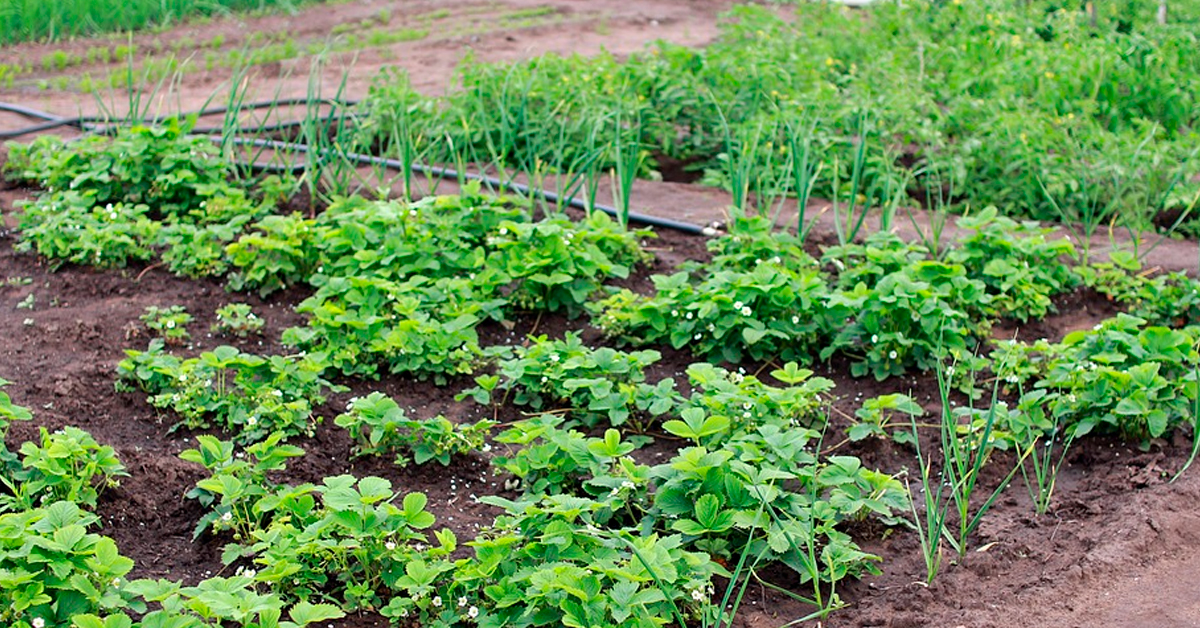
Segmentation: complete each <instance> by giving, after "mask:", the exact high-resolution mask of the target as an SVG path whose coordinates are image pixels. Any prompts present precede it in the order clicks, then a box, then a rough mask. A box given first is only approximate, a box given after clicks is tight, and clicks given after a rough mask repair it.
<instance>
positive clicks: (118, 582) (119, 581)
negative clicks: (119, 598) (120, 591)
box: [112, 578, 121, 587]
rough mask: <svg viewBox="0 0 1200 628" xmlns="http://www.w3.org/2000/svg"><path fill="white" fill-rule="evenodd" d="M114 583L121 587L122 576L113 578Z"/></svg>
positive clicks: (115, 585)
mask: <svg viewBox="0 0 1200 628" xmlns="http://www.w3.org/2000/svg"><path fill="white" fill-rule="evenodd" d="M112 585H113V586H114V587H119V586H121V579H120V578H113V579H112Z"/></svg>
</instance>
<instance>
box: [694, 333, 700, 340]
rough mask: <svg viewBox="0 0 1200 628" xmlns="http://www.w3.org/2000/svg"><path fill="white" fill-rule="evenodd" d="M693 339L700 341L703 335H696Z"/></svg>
mask: <svg viewBox="0 0 1200 628" xmlns="http://www.w3.org/2000/svg"><path fill="white" fill-rule="evenodd" d="M693 338H694V339H695V340H699V339H700V338H701V335H700V334H696V335H695V336H693Z"/></svg>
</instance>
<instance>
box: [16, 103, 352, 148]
mask: <svg viewBox="0 0 1200 628" xmlns="http://www.w3.org/2000/svg"><path fill="white" fill-rule="evenodd" d="M358 103H359V101H357V100H341V101H338V100H321V101H319V103H317V104H320V105H324V106H332V107H334V108H338V107H353V106H355V105H357V104H358ZM310 104H313V103H312V102H311V101H309V100H308V99H306V98H285V99H281V100H264V101H260V102H252V103H246V104H243V105H239V106H238V107H237V110H238V111H242V110H256V109H269V108H273V107H291V106H295V105H310ZM230 109H231V107H228V106H220V107H211V108H208V109H200V110H197V111H190V112H185V113H182V114H179V115H178V116H156V117H153V118H147V119H146V120H145V122H146V123H149V124H161V123H162V122H163V121H165V120H168V119H170V118H176V117H178V118H187V117H189V116H196V117H197V118H205V117H209V116H216V115H221V114H224V113H228V112H229V111H230ZM0 111H7V112H9V113H15V114H17V115H22V116H25V117H27V118H33V119H35V120H43V122H40V123H38V124H33V125H30V126H27V127H23V128H20V129H17V130H15V131H0V139H12V138H16V137H21V136H24V135H30V134H33V133H38V132H40V131H48V130H50V129H57V128H59V127H64V126H69V127H74V128H76V129H79V130H81V131H84V132H92V133H104V132H106V131H107V130H108V129H109V127H112V126H114V125H116V124H118V123H115V122H113V121H112V120H110V119H108V118H103V117H100V116H75V117H66V116H58V115H54V114H52V113H48V112H45V111H40V110H38V109H30V108H28V107H23V106H21V105H17V104H13V103H6V102H0ZM334 117H335V116H333V115H328V116H320V117H318V118H316V119H317V120H319V121H329V120H331V119H333V118H334ZM305 122H306V121H301V120H292V121H288V122H280V123H277V124H268V125H260V126H257V127H255V129H256V130H258V131H260V132H261V131H281V130H283V129H290V128H295V127H297V126H301V125H303V124H304V123H305ZM102 125H103V126H102ZM97 127H101V128H97ZM222 130H224V128H223V127H199V128H194V129H192V133H194V134H196V135H212V134H213V133H218V132H220V131H222Z"/></svg>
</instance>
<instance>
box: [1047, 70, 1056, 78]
mask: <svg viewBox="0 0 1200 628" xmlns="http://www.w3.org/2000/svg"><path fill="white" fill-rule="evenodd" d="M1046 78H1048V79H1053V78H1054V73H1053V72H1051V71H1049V70H1047V71H1046Z"/></svg>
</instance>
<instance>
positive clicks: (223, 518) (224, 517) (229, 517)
mask: <svg viewBox="0 0 1200 628" xmlns="http://www.w3.org/2000/svg"><path fill="white" fill-rule="evenodd" d="M232 520H233V513H231V512H227V513H225V514H223V515H221V521H232Z"/></svg>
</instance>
